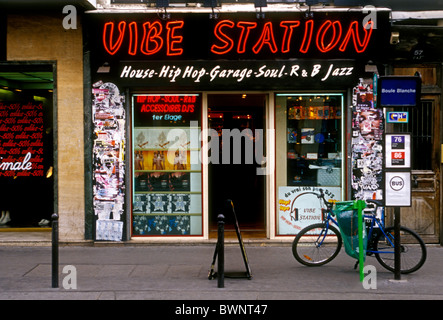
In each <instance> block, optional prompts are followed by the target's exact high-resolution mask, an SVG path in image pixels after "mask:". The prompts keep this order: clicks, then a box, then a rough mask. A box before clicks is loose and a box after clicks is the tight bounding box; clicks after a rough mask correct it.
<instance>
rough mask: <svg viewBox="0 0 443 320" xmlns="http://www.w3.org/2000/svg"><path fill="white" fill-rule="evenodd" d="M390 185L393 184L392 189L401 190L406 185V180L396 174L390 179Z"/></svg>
mask: <svg viewBox="0 0 443 320" xmlns="http://www.w3.org/2000/svg"><path fill="white" fill-rule="evenodd" d="M389 185H390V186H391V189H392V190H394V191H400V190H401V189H403V187H404V186H405V181H404V180H403V178H401V177H399V176H394V177H392V179H391V180H390V181H389Z"/></svg>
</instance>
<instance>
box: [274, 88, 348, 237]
mask: <svg viewBox="0 0 443 320" xmlns="http://www.w3.org/2000/svg"><path fill="white" fill-rule="evenodd" d="M343 99H344V98H343V95H342V94H277V95H276V121H277V123H279V124H286V126H285V127H284V126H282V125H280V126H277V140H276V141H277V158H276V161H277V168H278V169H277V170H278V171H277V186H278V199H279V203H278V205H277V206H278V207H277V209H278V210H277V211H278V214H279V219H278V230H277V234H280V235H282V234H291V235H292V234H296V233H297V231H298V230H301V228H303V227H304V226H306V225H308V224H311V223H316V222H321V220H322V214H321V212H322V207H321V205H322V204H321V202H320V201H318V198H317V193H318V192H319V189H320V188H322V189H323V190H324V191H325V195H326V197H327V199H328V198H329V199H331V200H339V199H341V193H342V189H341V186H342V177H343V165H344V164H343V161H342V155H343V143H342V141H343V138H342V135H343V132H342V128H343V119H342V112H343Z"/></svg>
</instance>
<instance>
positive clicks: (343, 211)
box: [333, 200, 368, 263]
mask: <svg viewBox="0 0 443 320" xmlns="http://www.w3.org/2000/svg"><path fill="white" fill-rule="evenodd" d="M365 207H366V203H365V202H364V201H362V200H356V201H342V202H336V203H335V207H334V210H333V211H334V214H335V216H336V217H337V222H338V225H339V227H340V233H341V236H342V238H343V243H344V245H345V251H346V253H347V254H348V255H349V256H351V257H353V258H356V259H359V260H361V259H362V260H363V261H360V263H361V262H364V260H365V257H366V247H367V242H368V241H367V239H368V236H367V233H366V228H365V227H364V224H365V222H364V218H363V213H362V211H363V209H364V208H365ZM359 221H361V224H360V228H361V229H360V230H361V240H360V236H359ZM360 241H361V243H360ZM360 250H362V251H363V254H362V255H361V256H360Z"/></svg>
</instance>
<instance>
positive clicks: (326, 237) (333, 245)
mask: <svg viewBox="0 0 443 320" xmlns="http://www.w3.org/2000/svg"><path fill="white" fill-rule="evenodd" d="M341 245H342V238H341V235H340V232H339V231H338V230H337V229H336V228H335V227H333V226H331V225H327V224H326V223H316V224H313V225H310V226H308V227H306V228H304V229H303V230H301V231H300V232H299V233H298V235H297V236H296V237H295V239H294V242H293V243H292V254H293V255H294V258H295V259H296V260H297V261H298V262H300V263H301V264H304V265H305V266H310V267H311V266H322V265H324V264H326V263H328V262H330V261H332V260H333V259H334V258H335V257H336V256H337V254H338V253H339V252H340V249H341Z"/></svg>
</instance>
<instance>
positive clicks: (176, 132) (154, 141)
mask: <svg viewBox="0 0 443 320" xmlns="http://www.w3.org/2000/svg"><path fill="white" fill-rule="evenodd" d="M200 105H201V102H200V96H199V95H198V94H149V95H134V96H133V108H134V109H133V110H134V129H133V151H134V153H133V170H134V174H133V177H134V181H133V191H134V192H133V194H134V202H133V231H132V234H133V235H134V236H143V235H201V234H202V195H201V162H200V160H199V154H200V142H199V141H200V140H199V132H200V117H201V113H200Z"/></svg>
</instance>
